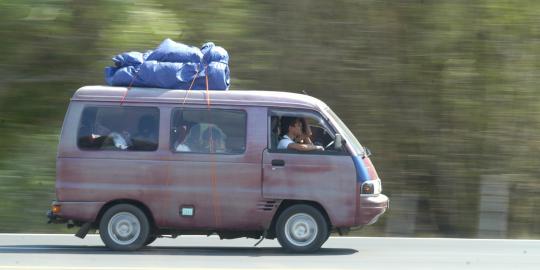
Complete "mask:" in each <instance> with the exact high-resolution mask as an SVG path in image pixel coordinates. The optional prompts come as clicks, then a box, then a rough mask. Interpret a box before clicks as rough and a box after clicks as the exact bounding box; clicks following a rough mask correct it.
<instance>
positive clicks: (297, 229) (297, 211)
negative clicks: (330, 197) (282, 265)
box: [276, 204, 329, 253]
mask: <svg viewBox="0 0 540 270" xmlns="http://www.w3.org/2000/svg"><path fill="white" fill-rule="evenodd" d="M328 235H329V232H328V224H327V222H326V220H325V218H324V216H323V215H322V214H321V212H320V211H319V210H317V209H316V208H315V207H313V206H310V205H306V204H298V205H293V206H291V207H289V208H287V209H285V211H283V212H282V213H281V214H280V215H279V217H278V220H277V222H276V236H277V239H278V241H279V244H280V245H281V246H282V247H283V248H285V249H287V250H290V251H293V252H299V253H307V252H314V251H317V250H318V249H319V248H320V247H321V246H322V245H323V244H324V242H326V240H327V236H328Z"/></svg>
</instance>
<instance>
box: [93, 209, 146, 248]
mask: <svg viewBox="0 0 540 270" xmlns="http://www.w3.org/2000/svg"><path fill="white" fill-rule="evenodd" d="M149 233H150V225H149V222H148V218H147V217H146V215H145V214H144V212H143V211H141V209H139V208H138V207H136V206H133V205H131V204H118V205H115V206H113V207H111V208H109V209H108V210H107V211H106V212H105V214H103V217H102V218H101V221H100V222H99V235H100V237H101V240H102V241H103V243H105V245H106V246H107V247H108V248H110V249H112V250H118V251H132V250H137V249H139V248H141V247H143V246H144V244H145V242H146V241H147V239H149Z"/></svg>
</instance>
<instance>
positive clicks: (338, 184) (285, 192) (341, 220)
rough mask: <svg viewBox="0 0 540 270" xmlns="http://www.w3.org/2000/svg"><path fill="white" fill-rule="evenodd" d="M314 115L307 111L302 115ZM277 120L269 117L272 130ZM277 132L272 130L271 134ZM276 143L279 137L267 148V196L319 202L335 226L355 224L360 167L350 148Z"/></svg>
mask: <svg viewBox="0 0 540 270" xmlns="http://www.w3.org/2000/svg"><path fill="white" fill-rule="evenodd" d="M285 113H286V112H274V114H273V115H271V117H272V118H273V119H275V117H276V114H279V116H278V117H284V116H285V117H287V115H286V114H285ZM293 113H295V114H293ZM291 114H293V115H294V116H296V115H297V114H298V113H297V112H291ZM311 115H312V114H305V113H304V114H303V115H302V117H311ZM296 117H297V116H296ZM312 117H317V116H312ZM269 120H270V119H269ZM317 121H324V120H321V119H318V120H317ZM273 122H275V121H269V123H270V124H269V126H270V128H269V130H270V131H274V132H275V129H274V128H272V126H271V124H272V123H273ZM308 122H309V121H308ZM282 128H283V127H282ZM275 136H276V135H275V134H271V135H270V136H269V138H273V137H275ZM276 143H277V140H273V141H272V140H271V141H270V142H269V146H270V147H269V149H266V150H265V151H264V152H263V162H262V167H263V184H262V194H263V197H264V198H265V199H278V200H296V201H311V202H316V203H319V204H320V205H321V206H322V207H323V208H324V209H325V210H326V211H327V214H328V216H329V217H330V218H331V220H332V222H333V225H334V226H347V225H351V224H353V223H354V217H355V211H356V210H355V209H356V203H357V202H356V197H357V196H356V170H355V166H354V163H353V160H352V158H351V156H350V155H349V154H348V153H347V152H346V151H343V152H330V151H316V152H315V151H314V152H303V153H300V152H293V151H288V150H277V149H275V148H276Z"/></svg>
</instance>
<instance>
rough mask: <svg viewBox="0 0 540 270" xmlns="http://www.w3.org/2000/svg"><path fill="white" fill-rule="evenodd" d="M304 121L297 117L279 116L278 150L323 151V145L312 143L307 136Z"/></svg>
mask: <svg viewBox="0 0 540 270" xmlns="http://www.w3.org/2000/svg"><path fill="white" fill-rule="evenodd" d="M304 125H306V122H305V121H303V120H302V119H301V118H298V117H288V116H284V117H282V118H281V132H282V139H281V140H280V141H279V143H278V147H277V148H278V149H279V150H296V151H301V152H306V151H323V150H324V147H322V146H319V145H313V143H311V139H310V138H309V130H308V128H307V127H305V128H304V127H303V126H304Z"/></svg>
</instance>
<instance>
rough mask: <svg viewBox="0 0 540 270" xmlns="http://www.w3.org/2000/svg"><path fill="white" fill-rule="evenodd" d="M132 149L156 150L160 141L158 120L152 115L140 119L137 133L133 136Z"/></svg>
mask: <svg viewBox="0 0 540 270" xmlns="http://www.w3.org/2000/svg"><path fill="white" fill-rule="evenodd" d="M131 142H132V145H131V147H130V149H132V150H146V151H149V150H155V149H156V146H157V142H158V122H157V120H156V118H155V117H154V116H152V115H144V116H142V117H141V118H140V119H139V124H138V126H137V133H136V134H135V135H133V136H131Z"/></svg>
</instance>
